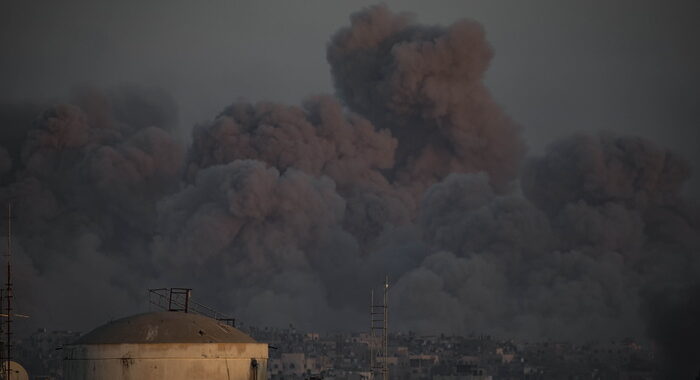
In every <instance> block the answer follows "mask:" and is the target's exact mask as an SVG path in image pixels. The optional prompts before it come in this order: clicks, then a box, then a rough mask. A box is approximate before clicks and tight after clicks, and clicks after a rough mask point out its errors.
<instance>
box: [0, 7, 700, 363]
mask: <svg viewBox="0 0 700 380" xmlns="http://www.w3.org/2000/svg"><path fill="white" fill-rule="evenodd" d="M492 55H493V53H492V50H491V48H490V46H489V44H488V42H487V41H486V39H485V37H484V31H483V30H482V28H481V27H480V26H479V25H478V24H477V23H475V22H472V21H460V22H457V23H455V24H453V25H450V26H448V27H437V26H435V27H426V26H423V25H420V24H417V23H416V22H415V21H414V18H413V17H412V16H410V15H406V14H394V13H392V12H391V11H389V10H388V9H387V8H386V7H381V6H379V7H372V8H367V9H365V10H362V11H360V12H358V13H357V14H355V15H353V16H352V17H351V24H350V26H348V27H345V28H342V29H340V30H339V31H338V32H337V33H336V34H335V35H334V36H333V37H332V39H331V40H330V42H329V44H328V51H327V58H328V61H329V63H330V65H331V72H332V74H333V79H334V82H335V84H336V89H337V95H338V99H337V98H335V97H333V96H329V95H324V96H316V97H311V98H309V99H308V100H307V101H305V102H304V103H303V104H302V105H301V106H287V105H281V104H276V103H270V102H258V103H246V102H238V103H234V104H232V105H231V106H229V107H227V108H225V109H224V110H223V112H221V114H219V115H218V116H217V117H215V118H214V119H213V120H211V121H207V122H204V123H201V124H199V125H197V126H195V127H194V129H193V131H192V142H191V144H190V145H189V146H188V147H185V146H184V145H183V144H181V143H180V142H178V141H177V140H176V139H174V138H173V125H174V124H175V123H176V121H177V110H176V107H175V105H174V102H173V101H172V99H171V98H170V97H169V96H168V95H167V94H165V93H163V92H161V91H158V90H150V89H143V88H139V87H122V88H118V89H115V90H95V89H92V88H81V89H79V90H76V91H75V93H74V94H73V96H72V98H71V99H70V101H69V102H67V104H60V105H56V106H52V107H49V108H48V109H43V110H41V111H36V112H34V110H35V108H31V107H30V108H26V107H25V108H21V109H20V108H17V107H14V106H13V107H9V106H8V107H4V108H0V110H1V111H2V112H1V113H0V120H2V121H3V123H7V125H9V126H10V127H9V128H7V129H5V128H3V130H2V136H3V139H2V142H1V143H0V178H1V179H2V183H1V184H2V187H1V188H0V198H1V199H2V200H8V199H14V200H15V203H16V213H17V215H18V220H17V251H18V257H19V258H18V260H19V262H18V268H19V269H18V270H19V271H20V273H21V277H20V278H21V279H22V281H25V288H24V289H31V292H28V291H27V290H25V291H24V292H25V293H24V294H19V295H20V296H21V297H18V300H21V299H24V300H26V301H24V302H26V303H27V305H28V306H27V307H28V308H29V309H30V310H29V311H30V312H31V313H34V314H36V315H37V316H38V317H36V318H35V319H34V320H33V323H36V324H39V325H41V324H48V325H53V326H61V327H72V328H80V329H86V328H89V327H91V326H93V325H95V324H97V323H99V322H102V321H104V319H105V318H107V317H109V316H115V315H119V314H124V313H125V312H126V311H129V310H135V309H138V308H139V306H140V305H142V304H143V303H142V302H143V300H144V298H145V297H144V293H145V289H146V288H147V287H149V286H191V287H193V288H195V289H196V293H195V294H196V296H197V297H198V298H199V299H200V300H202V301H205V302H207V303H210V304H212V305H214V306H216V307H218V308H221V309H223V310H225V311H229V312H231V313H233V314H234V315H236V317H238V318H239V319H242V320H243V321H244V322H247V323H251V324H258V325H268V324H270V325H286V324H287V323H289V322H292V323H294V324H295V325H298V326H301V327H303V328H308V329H332V328H347V329H359V328H365V327H366V326H365V322H366V315H365V314H366V307H367V302H368V290H369V288H370V287H371V286H372V285H375V284H379V283H381V281H382V280H383V277H384V275H385V274H389V276H390V279H391V281H392V284H394V285H393V287H392V291H391V298H390V300H391V308H392V312H391V315H392V318H393V319H392V325H393V326H396V328H397V329H399V328H400V329H415V330H419V331H432V332H435V331H443V332H457V333H468V332H483V333H493V334H501V335H504V336H508V337H512V336H516V337H523V338H553V339H574V340H580V339H589V338H620V337H625V336H643V335H645V334H646V333H647V332H648V333H649V337H651V338H652V339H655V340H656V341H657V342H658V343H659V345H660V347H661V348H662V349H663V350H664V352H666V353H668V354H669V355H671V356H673V353H674V352H675V351H674V350H675V349H676V348H677V346H674V343H673V341H664V340H663V338H662V337H663V336H665V335H664V334H666V333H665V332H664V331H667V330H666V326H667V324H668V319H669V316H671V315H676V314H677V313H678V311H677V310H678V309H679V308H682V307H683V305H684V303H685V302H686V301H685V300H687V299H689V298H688V297H689V296H688V297H686V296H682V297H680V298H678V299H677V302H676V301H673V302H671V301H669V302H667V303H663V302H661V301H660V298H659V296H657V293H656V292H654V290H660V289H685V287H687V286H689V284H691V283H692V281H694V279H695V278H697V276H698V274H700V256H699V254H698V252H700V213H699V212H698V208H697V206H696V205H695V203H693V201H692V200H689V199H686V198H685V197H684V196H683V195H682V194H683V186H684V184H685V183H686V182H687V180H688V179H689V177H690V167H689V164H688V163H687V162H686V161H685V160H684V159H682V158H680V157H678V156H677V155H675V154H674V153H673V152H670V151H668V150H666V149H663V148H659V147H657V146H655V145H654V144H653V143H651V142H649V141H646V140H644V139H640V138H636V137H627V136H615V135H612V134H606V133H600V134H581V135H577V136H574V137H570V138H565V139H562V140H560V141H557V142H554V143H553V144H552V145H551V146H550V147H549V148H548V149H546V150H545V152H544V153H543V154H541V155H539V156H535V157H529V158H527V159H526V158H525V157H524V155H525V148H524V144H523V142H522V139H521V137H520V132H519V128H518V127H517V125H516V124H514V123H513V122H512V121H511V120H510V119H509V117H508V116H507V115H506V114H505V113H504V112H503V111H502V110H501V109H500V108H499V107H498V105H497V104H496V103H495V102H494V101H493V99H492V98H491V96H490V95H489V93H488V91H487V90H486V87H485V86H484V85H483V83H482V79H483V75H484V73H485V71H486V70H487V68H488V65H489V62H490V59H491V57H492ZM28 110H29V111H28ZM30 111H31V112H30ZM27 115H30V116H27ZM18 281H19V280H18ZM29 284H31V285H29ZM18 285H19V284H18ZM18 289H22V287H21V286H20V287H18ZM650 289H651V290H650ZM18 292H20V293H21V290H18ZM683 294H685V293H683ZM673 300H676V299H675V298H673ZM88 309H89V310H91V311H92V312H90V313H89V314H86V315H82V314H80V311H81V310H88ZM42 310H51V312H50V313H45V312H42ZM648 310H652V312H647V311H648ZM693 313H694V312H693V311H692V310H691V312H690V314H682V315H688V316H687V317H683V318H688V319H690V318H692V315H694V314H693ZM76 315H80V317H76ZM688 328H689V329H691V330H692V331H693V332H692V333H695V332H696V331H697V328H695V327H693V326H689V327H688ZM669 331H670V330H669ZM669 334H675V332H673V331H671V332H670V333H669ZM689 336H692V334H691V335H689Z"/></svg>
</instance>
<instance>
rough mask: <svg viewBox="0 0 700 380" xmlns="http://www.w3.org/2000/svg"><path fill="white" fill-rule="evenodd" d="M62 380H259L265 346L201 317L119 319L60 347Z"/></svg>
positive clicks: (264, 376) (149, 315) (173, 315)
mask: <svg viewBox="0 0 700 380" xmlns="http://www.w3.org/2000/svg"><path fill="white" fill-rule="evenodd" d="M64 355H65V356H64V363H63V364H64V366H63V368H64V371H63V375H64V378H65V379H66V380H98V379H99V380H137V379H151V380H160V379H162V380H166V379H167V380H180V379H182V380H185V379H187V380H196V379H202V380H204V379H207V380H219V379H227V380H253V379H254V380H264V379H267V359H268V346H267V344H265V343H258V342H256V341H255V340H254V339H253V338H251V337H250V336H248V335H246V334H245V333H243V332H242V331H240V330H238V329H236V328H234V327H232V326H229V325H228V324H225V323H222V322H220V321H218V320H215V319H212V318H208V317H205V316H201V315H197V314H191V313H183V312H172V311H166V312H155V313H145V314H138V315H134V316H131V317H127V318H123V319H119V320H116V321H113V322H110V323H107V324H106V325H103V326H101V327H98V328H96V329H95V330H93V331H92V332H90V333H88V334H86V335H84V336H82V337H81V338H80V339H78V340H77V341H76V342H74V343H73V344H71V345H68V346H66V347H64Z"/></svg>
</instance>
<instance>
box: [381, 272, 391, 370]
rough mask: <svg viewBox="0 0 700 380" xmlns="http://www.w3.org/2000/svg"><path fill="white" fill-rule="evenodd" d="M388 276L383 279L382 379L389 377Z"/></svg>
mask: <svg viewBox="0 0 700 380" xmlns="http://www.w3.org/2000/svg"><path fill="white" fill-rule="evenodd" d="M388 301H389V276H386V280H385V281H384V329H383V331H382V332H383V333H384V339H383V340H384V341H383V342H382V345H383V347H382V350H383V351H384V368H383V371H382V372H383V378H384V380H388V379H389V362H388V360H387V359H388V358H389V353H388V351H389V304H388V303H387V302H388Z"/></svg>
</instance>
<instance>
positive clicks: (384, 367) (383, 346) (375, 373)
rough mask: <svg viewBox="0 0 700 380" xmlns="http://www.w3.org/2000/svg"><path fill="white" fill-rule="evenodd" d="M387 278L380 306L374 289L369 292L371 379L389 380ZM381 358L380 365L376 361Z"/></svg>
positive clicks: (387, 278)
mask: <svg viewBox="0 0 700 380" xmlns="http://www.w3.org/2000/svg"><path fill="white" fill-rule="evenodd" d="M388 301H389V276H386V278H385V280H384V294H383V302H382V304H381V305H376V304H375V300H374V289H372V290H370V307H369V316H370V339H369V362H370V373H371V376H372V379H374V380H378V379H382V380H388V379H389V364H388V360H387V359H388V356H389V350H388V347H389V304H388ZM379 358H381V363H380V362H379V361H378V359H379Z"/></svg>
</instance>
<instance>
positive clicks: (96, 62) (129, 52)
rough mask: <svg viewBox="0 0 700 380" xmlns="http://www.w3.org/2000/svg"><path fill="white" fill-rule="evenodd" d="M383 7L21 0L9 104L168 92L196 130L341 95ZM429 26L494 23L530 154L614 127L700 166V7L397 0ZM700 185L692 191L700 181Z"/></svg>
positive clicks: (2, 18)
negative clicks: (97, 91)
mask: <svg viewBox="0 0 700 380" xmlns="http://www.w3.org/2000/svg"><path fill="white" fill-rule="evenodd" d="M374 3H376V2H372V1H343V2H340V1H321V0H305V1H200V2H195V1H179V0H169V1H95V0H93V1H24V2H21V1H15V2H13V3H10V4H7V3H6V4H4V5H3V11H2V13H0V28H1V29H0V51H1V53H0V54H1V55H2V56H1V59H0V84H1V86H0V100H1V101H19V100H31V99H59V98H65V96H66V95H67V94H68V93H69V92H70V90H71V88H72V87H74V86H75V85H77V84H93V85H97V86H100V87H109V86H113V85H118V84H120V83H124V82H127V83H137V84H142V85H146V86H153V85H155V86H159V87H162V88H163V89H165V90H167V91H169V92H170V93H171V94H172V95H173V96H174V97H175V99H176V101H177V102H178V104H179V107H180V122H181V127H182V129H183V131H187V130H188V128H189V126H191V125H192V124H193V123H195V122H197V121H202V120H206V119H211V118H212V117H214V116H215V115H216V114H217V113H218V112H219V111H220V110H221V109H222V108H223V107H224V106H225V105H227V104H229V103H231V102H232V101H234V100H237V99H241V98H244V99H248V100H251V101H256V100H272V101H279V102H285V103H292V104H298V103H299V102H300V101H301V100H302V99H303V98H304V97H306V96H308V95H312V94H317V93H328V92H332V91H333V89H332V86H331V79H330V73H329V68H328V64H327V63H326V60H325V46H326V42H327V41H328V40H329V38H330V37H331V35H332V34H333V33H334V32H335V30H337V29H338V28H339V27H341V26H344V25H347V24H348V16H349V15H350V14H351V13H352V12H354V11H357V10H359V9H361V8H362V7H364V6H367V5H370V4H374ZM386 4H387V5H389V7H390V8H391V9H392V10H394V11H410V12H413V13H415V14H416V15H417V19H418V20H419V21H420V22H423V23H427V24H443V25H446V24H449V23H451V22H453V21H455V20H457V19H460V18H465V17H466V18H472V19H475V20H477V21H479V22H481V23H482V24H483V25H484V27H485V29H486V31H487V36H488V39H489V40H490V41H491V43H492V44H493V46H494V49H495V52H496V56H495V59H494V61H493V64H492V66H491V69H490V70H489V72H488V76H487V84H488V85H489V87H490V88H491V89H492V91H493V93H494V96H495V97H496V99H497V100H498V101H499V102H500V103H501V104H502V105H503V107H504V108H505V109H506V110H507V112H508V113H509V114H510V115H511V116H512V117H513V118H514V119H515V120H517V121H518V122H519V123H520V124H521V125H522V126H523V127H524V135H525V138H526V140H527V141H528V144H529V145H530V148H531V150H532V151H535V152H536V151H539V150H540V149H541V148H542V147H543V146H545V145H546V144H547V143H549V142H551V141H552V140H553V139H555V138H558V137H562V136H566V135H569V134H571V133H573V132H575V131H598V130H603V129H604V130H612V131H615V132H618V133H620V134H634V135H639V136H643V137H647V138H650V139H652V140H654V141H656V142H658V143H659V144H660V145H664V146H669V147H673V148H675V149H677V150H678V151H679V152H681V153H682V154H684V155H685V156H686V157H688V158H689V159H691V161H692V162H693V166H694V170H695V171H697V170H698V169H697V168H698V167H700V154H698V153H697V150H698V149H697V146H698V142H699V141H700V132H699V128H698V127H699V126H700V101H699V99H700V22H698V21H697V20H698V17H699V16H700V1H697V0H687V1H649V0H637V1H631V0H624V1H622V0H618V1H602V0H601V1H560V0H542V1H522V0H511V1H486V0H484V1H465V0H462V1H387V2H386ZM698 183H699V182H698V180H697V179H695V180H694V186H693V188H697V184H698Z"/></svg>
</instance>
